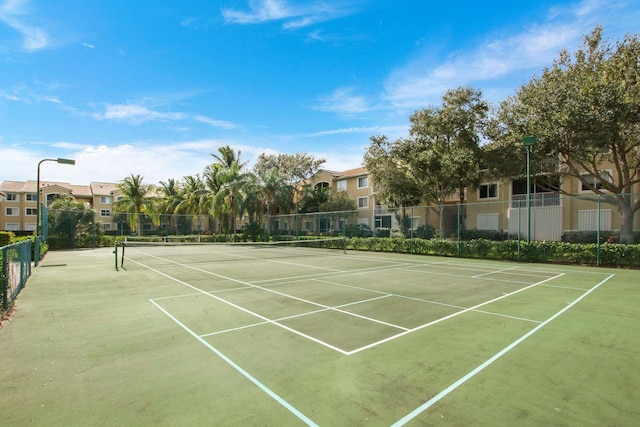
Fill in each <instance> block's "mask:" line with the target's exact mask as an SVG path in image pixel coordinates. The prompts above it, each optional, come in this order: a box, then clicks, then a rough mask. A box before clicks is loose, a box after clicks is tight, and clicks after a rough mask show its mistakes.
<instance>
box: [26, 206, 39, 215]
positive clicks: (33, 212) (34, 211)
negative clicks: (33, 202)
mask: <svg viewBox="0 0 640 427" xmlns="http://www.w3.org/2000/svg"><path fill="white" fill-rule="evenodd" d="M26 211H27V212H26V214H27V215H31V216H36V215H38V210H37V209H36V208H27V209H26Z"/></svg>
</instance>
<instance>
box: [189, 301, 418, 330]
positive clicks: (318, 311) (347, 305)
mask: <svg viewBox="0 0 640 427" xmlns="http://www.w3.org/2000/svg"><path fill="white" fill-rule="evenodd" d="M390 296H392V295H382V296H379V297H375V298H369V299H366V300H361V301H354V302H350V303H347V304H342V305H337V306H335V307H331V308H322V309H320V310H313V311H307V312H304V313H300V314H293V315H291V316H285V317H279V318H277V319H273V321H274V322H282V321H283V320H291V319H298V318H300V317H305V316H310V315H312V314H318V313H323V312H325V311H335V310H334V309H335V308H343V307H349V306H351V305H357V304H364V303H366V302H369V301H375V300H379V299H383V298H388V297H390ZM364 319H366V320H370V321H373V322H376V320H375V319H367V318H366V317H365V318H364ZM377 322H378V323H382V324H384V325H387V326H391V327H392V328H396V329H403V330H406V329H407V328H404V327H402V326H397V325H394V324H391V323H386V322H380V321H377ZM268 323H269V322H258V323H252V324H250V325H245V326H239V327H237V328H230V329H224V330H221V331H216V332H210V333H208V334H202V335H200V336H201V337H210V336H213V335H220V334H224V333H227V332H233V331H239V330H241V329H248V328H253V327H255V326H260V325H265V324H268Z"/></svg>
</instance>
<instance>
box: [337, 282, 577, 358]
mask: <svg viewBox="0 0 640 427" xmlns="http://www.w3.org/2000/svg"><path fill="white" fill-rule="evenodd" d="M561 276H564V273H560V274H558V275H557V276H554V277H549V278H548V279H545V280H542V281H540V282H538V283H534V284H532V285H529V286H525V287H524V288H520V289H517V290H515V291H513V292H509V293H507V294H502V295H501V296H499V297H497V298H494V299H492V300H489V301H485V302H483V303H480V304H477V305H474V306H473V307H469V308H466V309H464V310H460V311H456V312H455V313H452V314H450V315H448V316H444V317H441V318H439V319H436V320H434V321H433V322H429V323H425V324H424V325H420V326H418V327H416V328H413V329H409V330H408V331H405V332H401V333H399V334H396V335H393V336H390V337H387V338H385V339H382V340H380V341H377V342H374V343H371V344H367V345H365V346H363V347H360V348H357V349H355V350H351V351H350V352H348V353H347V354H348V355H349V356H351V355H352V354H355V353H359V352H361V351H363V350H367V349H369V348H372V347H375V346H377V345H380V344H383V343H385V342H389V341H391V340H394V339H396V338H400V337H401V336H404V335H407V334H410V333H412V332H415V331H419V330H420V329H424V328H427V327H429V326H433V325H435V324H437V323H440V322H444V321H445V320H448V319H451V318H453V317H456V316H459V315H461V314H464V313H467V312H469V311H475V310H476V309H477V308H480V307H482V306H485V305H487V304H491V303H492V302H496V301H499V300H501V299H503V298H507V297H510V296H512V295H515V294H517V293H520V292H522V291H526V290H527V289H530V288H533V287H534V286H539V285H541V284H543V283H545V282H548V281H550V280H553V279H557V278H558V277H561Z"/></svg>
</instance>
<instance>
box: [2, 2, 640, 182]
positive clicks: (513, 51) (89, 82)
mask: <svg viewBox="0 0 640 427" xmlns="http://www.w3.org/2000/svg"><path fill="white" fill-rule="evenodd" d="M639 22H640V0H582V1H580V0H578V1H564V0H556V1H548V0H540V1H537V2H532V1H519V0H513V1H491V0H488V1H483V2H479V1H478V2H473V1H461V0H449V1H446V2H435V1H427V0H318V1H315V0H304V1H303V0H299V1H294V0H219V1H216V0H211V1H204V0H202V1H174V0H149V1H142V0H140V1H130V0H92V1H86V0H56V1H48V0H9V1H6V0H0V162H1V163H2V166H1V168H0V181H3V180H28V179H35V178H36V166H37V163H38V161H39V160H40V159H44V158H57V157H66V158H73V159H75V160H76V166H67V165H57V164H54V163H44V164H43V165H42V168H41V174H42V179H43V180H56V181H67V182H71V183H73V184H88V183H89V182H90V181H107V182H118V181H120V180H122V179H123V178H124V177H126V176H128V175H130V174H131V173H133V174H139V175H141V176H143V177H144V182H146V183H157V182H158V181H160V180H166V179H168V178H176V179H180V178H182V176H184V175H195V174H197V173H201V172H202V170H203V168H204V167H205V165H207V164H209V163H211V161H212V157H210V156H209V153H213V152H217V148H218V147H220V146H223V145H230V146H231V147H233V148H234V149H236V150H240V151H241V152H242V159H243V160H248V161H249V162H251V161H252V160H253V159H255V158H256V157H257V156H258V155H259V154H260V153H263V152H265V153H274V154H275V153H291V154H293V153H296V152H306V153H311V154H313V155H315V156H316V157H322V158H325V159H326V160H327V162H326V163H325V167H326V168H328V169H333V170H345V169H350V168H354V167H359V166H360V165H361V161H362V155H363V152H364V150H365V148H366V147H367V146H368V145H369V137H370V136H372V135H377V134H385V135H387V136H389V137H390V138H392V139H395V138H398V137H403V136H406V135H407V130H408V117H409V115H410V114H411V113H412V112H414V111H415V110H418V109H421V108H424V107H427V106H429V105H438V104H439V103H440V98H441V96H442V95H443V93H444V92H445V91H446V90H447V89H454V88H456V87H458V86H461V85H470V86H473V87H475V88H478V89H481V90H482V91H483V93H484V96H485V98H486V99H487V100H489V101H490V102H492V103H494V104H497V103H498V102H499V101H501V100H503V99H505V98H506V97H507V96H509V95H513V94H514V93H515V91H516V90H517V88H518V87H520V86H521V85H522V84H523V83H526V82H527V81H528V80H529V79H530V78H531V77H532V76H534V75H540V74H541V73H542V70H543V69H544V67H546V66H549V65H551V64H552V62H553V60H554V59H555V58H556V57H557V55H558V52H559V51H560V50H561V49H563V48H566V49H568V50H570V51H573V50H575V49H576V47H577V46H579V44H580V42H581V40H582V38H583V36H584V35H585V34H588V33H589V32H590V31H591V30H592V29H593V28H594V27H595V26H596V25H602V26H603V28H604V31H605V37H606V38H608V39H609V40H610V41H611V42H612V43H615V41H616V40H621V39H622V38H623V36H624V34H625V33H638V32H639V30H640V25H639V24H638V23H639Z"/></svg>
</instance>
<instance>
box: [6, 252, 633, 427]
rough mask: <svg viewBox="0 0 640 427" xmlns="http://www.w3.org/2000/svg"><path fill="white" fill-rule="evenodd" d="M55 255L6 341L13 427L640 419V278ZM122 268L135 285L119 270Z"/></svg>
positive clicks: (522, 267) (435, 266)
mask: <svg viewBox="0 0 640 427" xmlns="http://www.w3.org/2000/svg"><path fill="white" fill-rule="evenodd" d="M112 252H113V249H105V248H103V249H95V250H78V251H55V252H50V253H48V254H47V256H46V257H45V259H44V260H43V261H42V263H41V264H40V266H38V267H37V268H35V270H34V272H33V275H32V277H31V278H30V279H29V281H28V283H27V286H26V288H25V289H24V290H23V292H22V293H21V295H20V296H19V298H18V300H17V309H16V311H15V314H14V317H13V318H12V319H11V321H10V322H7V323H5V325H4V327H3V328H2V329H0V350H1V351H0V366H1V367H2V368H1V370H0V381H1V382H2V387H3V393H2V399H0V417H1V418H0V420H1V421H0V424H2V425H7V426H23V425H65V426H68V425H74V426H76V425H77V426H87V425H105V426H106V425H154V426H180V425H224V426H231V425H233V426H236V425H237V426H240V425H242V426H298V425H320V426H392V425H408V426H419V425H438V426H468V425H481V426H503V425H504V426H506V425H518V426H541V425H564V426H586V425H593V426H601V425H611V426H613V425H616V426H627V425H636V423H637V421H638V419H640V406H639V405H638V402H640V310H639V308H638V307H640V280H639V279H640V272H638V271H636V270H612V269H600V268H585V267H575V266H560V265H542V264H527V263H501V262H496V261H481V260H465V259H456V258H438V257H421V256H411V255H399V254H388V253H371V252H351V251H349V252H347V253H346V254H345V253H343V252H342V251H340V250H333V251H331V250H320V249H310V248H305V249H303V248H293V247H282V248H271V247H267V246H265V247H257V248H256V247H252V246H248V245H245V246H225V245H209V246H206V245H201V246H196V245H189V246H184V247H183V246H166V247H148V248H147V247H142V248H127V249H126V255H125V258H124V263H123V264H122V268H119V269H118V270H116V268H115V262H114V254H113V253H112ZM118 267H120V265H118Z"/></svg>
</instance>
